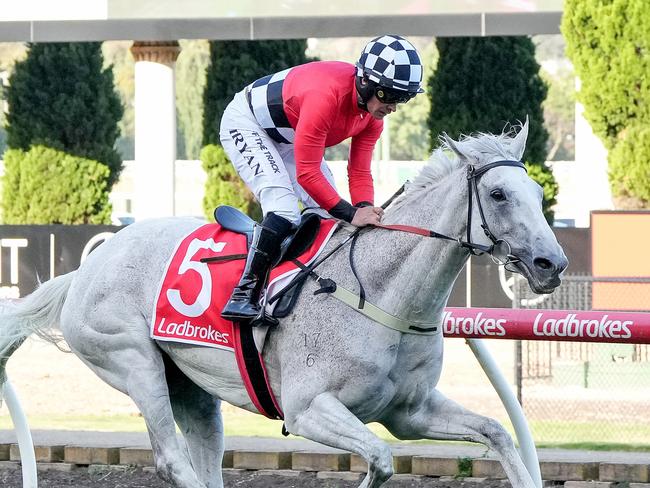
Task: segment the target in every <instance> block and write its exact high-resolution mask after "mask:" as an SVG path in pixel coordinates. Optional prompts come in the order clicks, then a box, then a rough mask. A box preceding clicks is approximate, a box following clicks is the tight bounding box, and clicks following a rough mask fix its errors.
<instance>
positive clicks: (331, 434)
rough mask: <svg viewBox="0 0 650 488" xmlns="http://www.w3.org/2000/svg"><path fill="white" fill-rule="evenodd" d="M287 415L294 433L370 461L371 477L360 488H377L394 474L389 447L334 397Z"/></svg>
mask: <svg viewBox="0 0 650 488" xmlns="http://www.w3.org/2000/svg"><path fill="white" fill-rule="evenodd" d="M285 415H286V418H285V424H286V426H287V429H288V430H289V432H291V433H292V434H296V435H301V436H303V437H305V438H307V439H311V440H313V441H316V442H320V443H322V444H326V445H328V446H331V447H337V448H339V449H345V450H347V451H352V452H355V453H357V454H359V455H360V456H361V457H363V458H364V459H365V460H366V461H367V462H368V474H367V476H366V477H365V479H364V480H363V483H362V484H361V485H360V487H359V488H377V487H379V486H381V485H382V484H383V483H384V481H386V480H387V479H388V478H390V477H391V476H392V475H393V455H392V453H391V451H390V447H389V446H388V445H387V444H386V443H385V442H383V441H381V440H380V439H379V438H378V437H377V436H375V435H374V434H373V433H372V432H370V431H369V430H368V428H367V427H366V426H365V425H363V423H362V422H361V421H360V420H359V419H358V418H357V417H355V416H354V415H353V414H352V412H350V411H349V410H348V409H347V408H346V407H345V405H343V404H342V403H341V402H340V401H339V400H337V399H336V398H335V397H334V396H333V395H332V394H330V393H321V394H320V395H318V396H317V397H316V398H314V399H313V400H312V401H311V403H309V405H306V408H305V409H295V408H286V409H285Z"/></svg>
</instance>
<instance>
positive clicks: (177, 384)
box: [163, 355, 224, 488]
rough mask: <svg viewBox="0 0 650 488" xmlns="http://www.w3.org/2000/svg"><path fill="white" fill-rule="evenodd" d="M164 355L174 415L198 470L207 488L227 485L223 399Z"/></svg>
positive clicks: (195, 469)
mask: <svg viewBox="0 0 650 488" xmlns="http://www.w3.org/2000/svg"><path fill="white" fill-rule="evenodd" d="M163 357H164V360H165V373H166V376H167V384H168V385H169V398H170V400H171V404H172V410H173V411H174V418H175V419H176V423H177V424H178V427H179V428H180V430H181V433H182V434H183V437H184V438H185V441H186V443H187V448H188V450H189V455H190V459H191V460H192V466H193V467H194V472H195V473H196V474H197V475H198V477H199V479H200V480H201V481H203V482H204V483H205V486H206V487H207V488H223V478H222V475H221V463H222V460H223V452H224V438H223V422H222V419H221V401H220V400H219V399H218V398H215V397H213V396H212V395H210V394H208V393H207V392H206V391H205V390H203V389H201V388H199V387H198V386H197V385H196V384H195V383H193V382H192V381H191V380H190V379H189V378H188V377H187V376H185V375H184V374H183V372H182V371H181V370H180V369H179V368H178V366H176V365H175V364H174V362H173V361H172V360H171V359H170V358H169V356H167V355H163Z"/></svg>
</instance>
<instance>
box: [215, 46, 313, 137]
mask: <svg viewBox="0 0 650 488" xmlns="http://www.w3.org/2000/svg"><path fill="white" fill-rule="evenodd" d="M306 49H307V41H305V40H280V41H212V42H210V66H209V67H208V73H207V81H206V86H205V91H204V92H203V110H204V112H203V145H207V144H219V125H220V123H221V116H222V115H223V111H224V110H225V108H226V106H227V105H228V103H230V100H232V97H233V96H234V95H235V93H237V92H238V91H241V90H242V89H243V88H244V87H245V86H246V85H248V84H249V83H252V82H253V81H255V80H256V79H258V78H261V77H262V76H266V75H270V74H272V73H275V72H277V71H282V70H283V69H286V68H289V67H291V66H295V65H298V64H303V63H306V62H308V61H310V59H308V58H307V56H306V55H305V50H306Z"/></svg>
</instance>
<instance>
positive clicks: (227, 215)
mask: <svg viewBox="0 0 650 488" xmlns="http://www.w3.org/2000/svg"><path fill="white" fill-rule="evenodd" d="M214 219H215V221H216V222H217V223H218V224H219V225H221V227H223V228H224V229H227V230H229V231H232V232H235V233H237V234H243V235H244V236H246V249H247V250H248V249H250V246H251V242H252V239H253V229H254V227H255V224H256V222H255V221H254V220H253V219H251V218H250V217H249V216H248V215H246V214H245V213H243V212H242V211H241V210H239V209H236V208H234V207H231V206H229V205H221V206H219V207H217V208H216V209H215V210H214ZM320 221H321V218H320V217H319V216H318V215H317V214H314V213H306V214H303V215H302V217H301V219H300V223H299V224H298V228H297V230H296V232H294V233H293V235H291V236H289V237H287V238H286V239H285V240H284V242H283V243H282V245H281V257H280V261H279V262H278V264H277V265H276V267H277V266H279V265H281V264H282V263H284V262H286V261H293V260H295V259H297V258H298V257H299V256H300V255H302V254H303V253H304V252H305V251H307V250H308V249H309V248H310V247H311V245H312V244H313V243H314V241H315V239H316V237H317V235H318V231H319V229H320ZM301 288H302V287H300V286H296V287H293V288H291V289H290V290H288V291H287V292H286V293H284V294H282V296H281V297H280V299H279V300H278V301H277V305H276V306H275V308H274V310H273V317H277V318H281V317H286V316H287V315H288V314H289V312H290V311H291V309H292V308H293V305H294V304H295V302H296V300H297V298H298V294H299V293H300V290H301Z"/></svg>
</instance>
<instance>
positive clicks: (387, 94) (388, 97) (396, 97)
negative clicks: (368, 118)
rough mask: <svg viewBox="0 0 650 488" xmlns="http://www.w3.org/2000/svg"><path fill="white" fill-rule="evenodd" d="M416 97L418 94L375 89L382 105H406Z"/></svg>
mask: <svg viewBox="0 0 650 488" xmlns="http://www.w3.org/2000/svg"><path fill="white" fill-rule="evenodd" d="M415 95H417V93H411V92H407V91H402V90H394V89H392V88H385V87H383V86H378V87H377V88H375V96H376V97H377V100H379V101H380V102H381V103H406V102H408V101H409V100H410V99H411V98H413V97H414V96H415Z"/></svg>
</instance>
